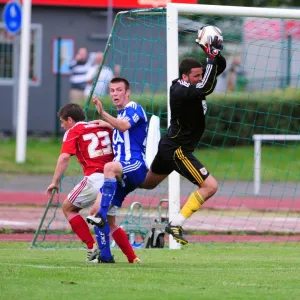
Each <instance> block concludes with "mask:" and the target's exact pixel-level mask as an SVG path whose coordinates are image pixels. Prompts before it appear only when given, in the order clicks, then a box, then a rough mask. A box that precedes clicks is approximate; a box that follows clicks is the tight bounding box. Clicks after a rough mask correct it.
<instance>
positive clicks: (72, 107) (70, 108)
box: [57, 103, 85, 123]
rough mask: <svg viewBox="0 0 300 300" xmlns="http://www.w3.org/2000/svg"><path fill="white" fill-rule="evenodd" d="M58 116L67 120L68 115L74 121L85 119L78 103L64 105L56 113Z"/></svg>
mask: <svg viewBox="0 0 300 300" xmlns="http://www.w3.org/2000/svg"><path fill="white" fill-rule="evenodd" d="M57 115H58V117H59V118H62V119H63V120H68V117H70V118H72V119H73V120H74V121H75V122H76V123H77V122H79V121H84V120H85V115H84V111H83V109H82V108H81V106H80V105H78V104H75V103H69V104H66V105H64V106H63V107H62V108H61V109H60V110H59V112H58V113H57Z"/></svg>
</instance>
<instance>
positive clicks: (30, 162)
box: [0, 139, 300, 182]
mask: <svg viewBox="0 0 300 300" xmlns="http://www.w3.org/2000/svg"><path fill="white" fill-rule="evenodd" d="M15 147H16V146H15V141H14V140H12V139H8V140H1V147H0V170H1V172H2V173H3V172H4V173H6V174H52V173H53V171H54V169H55V165H56V160H57V157H58V155H59V152H60V147H61V140H58V141H57V140H39V139H29V140H28V143H27V154H26V163H25V164H16V163H15ZM299 152H300V146H299V145H298V144H297V145H294V144H291V145H289V146H280V145H277V146H264V145H263V146H262V170H261V176H262V180H263V181H292V182H298V181H299V180H300V172H299V170H300V160H299ZM195 155H196V157H197V158H198V159H199V160H200V161H201V162H202V163H203V164H204V165H205V166H206V167H207V168H208V169H209V171H210V172H211V173H212V174H213V175H214V176H215V177H216V178H218V179H220V180H224V179H228V180H247V181H248V180H253V164H254V149H253V146H249V147H236V148H224V149H207V148H205V149H203V150H201V151H196V152H195ZM78 169H79V167H78V165H77V162H76V159H75V158H74V159H72V161H71V163H70V167H69V171H68V173H67V175H68V174H72V172H75V171H74V170H78ZM76 172H78V171H76ZM73 174H75V173H73ZM76 174H77V173H76Z"/></svg>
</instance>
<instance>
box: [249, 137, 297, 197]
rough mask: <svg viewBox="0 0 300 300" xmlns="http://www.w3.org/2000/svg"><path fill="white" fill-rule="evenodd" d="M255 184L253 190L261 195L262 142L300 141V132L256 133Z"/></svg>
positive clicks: (257, 194) (254, 138)
mask: <svg viewBox="0 0 300 300" xmlns="http://www.w3.org/2000/svg"><path fill="white" fill-rule="evenodd" d="M253 140H254V184H253V189H254V190H253V192H254V194H255V195H256V196H259V195H260V186H261V177H260V175H261V174H260V173H261V142H262V141H300V134H299V135H297V134H254V135H253Z"/></svg>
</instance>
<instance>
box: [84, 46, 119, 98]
mask: <svg viewBox="0 0 300 300" xmlns="http://www.w3.org/2000/svg"><path fill="white" fill-rule="evenodd" d="M102 61H103V53H102V52H97V53H96V54H95V64H94V65H92V66H91V67H90V68H89V70H88V72H87V74H86V87H85V90H84V96H85V97H88V96H89V94H90V91H91V89H92V86H93V82H94V79H95V76H97V72H98V69H99V66H100V65H101V63H102ZM120 72H121V67H120V66H119V65H116V66H115V68H114V72H112V70H111V69H110V68H109V67H107V66H105V65H104V66H102V69H101V72H100V74H99V77H98V79H97V84H96V87H95V90H94V94H96V95H97V96H100V97H101V96H103V95H105V94H106V93H107V89H108V86H109V83H110V81H111V80H112V79H113V78H114V77H119V76H120Z"/></svg>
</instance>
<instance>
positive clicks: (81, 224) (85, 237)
mask: <svg viewBox="0 0 300 300" xmlns="http://www.w3.org/2000/svg"><path fill="white" fill-rule="evenodd" d="M68 221H69V223H70V225H71V227H72V229H73V231H74V232H75V233H76V234H77V236H78V237H79V238H80V239H81V241H82V242H84V243H85V244H86V246H87V248H88V249H92V248H93V245H94V243H95V241H94V238H93V237H92V235H91V233H90V229H89V226H88V224H87V223H86V222H85V221H84V219H83V218H82V216H81V215H79V214H77V213H76V214H72V215H71V216H70V217H69V218H68Z"/></svg>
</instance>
